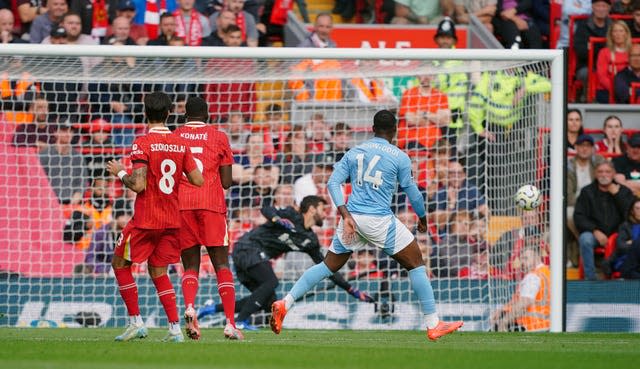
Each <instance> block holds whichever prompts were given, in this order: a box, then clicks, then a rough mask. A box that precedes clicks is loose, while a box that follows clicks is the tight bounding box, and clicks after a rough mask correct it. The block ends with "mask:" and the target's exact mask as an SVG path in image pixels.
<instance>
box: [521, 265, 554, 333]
mask: <svg viewBox="0 0 640 369" xmlns="http://www.w3.org/2000/svg"><path fill="white" fill-rule="evenodd" d="M531 273H534V274H535V275H536V276H537V277H538V278H540V289H539V290H538V293H537V294H536V299H535V302H534V303H533V304H532V305H530V306H529V307H528V308H527V312H526V313H525V314H524V315H523V316H521V317H519V318H518V319H516V321H517V323H518V324H520V325H521V326H523V327H524V328H525V329H526V330H527V332H531V331H533V332H535V331H548V330H549V328H550V327H551V321H550V320H549V318H550V314H551V309H550V291H549V287H550V286H549V285H550V283H549V282H550V280H551V279H550V278H551V273H550V270H549V267H548V266H547V265H545V264H540V265H539V266H538V267H537V268H536V269H535V270H534V271H533V272H531Z"/></svg>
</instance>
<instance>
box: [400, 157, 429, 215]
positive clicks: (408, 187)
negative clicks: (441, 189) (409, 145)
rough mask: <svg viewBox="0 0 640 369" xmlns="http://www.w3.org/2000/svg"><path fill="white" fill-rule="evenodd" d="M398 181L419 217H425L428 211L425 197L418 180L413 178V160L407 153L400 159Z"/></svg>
mask: <svg viewBox="0 0 640 369" xmlns="http://www.w3.org/2000/svg"><path fill="white" fill-rule="evenodd" d="M398 183H400V187H402V189H403V190H404V192H405V193H406V194H407V197H409V202H410V203H411V207H412V208H413V211H415V212H416V214H417V215H418V217H420V218H422V217H424V216H425V215H426V213H427V211H426V209H425V206H424V198H423V197H422V194H421V193H420V190H419V189H418V186H417V185H416V182H415V181H414V180H413V174H412V173H411V160H410V159H409V157H408V156H407V155H401V156H400V158H399V161H398Z"/></svg>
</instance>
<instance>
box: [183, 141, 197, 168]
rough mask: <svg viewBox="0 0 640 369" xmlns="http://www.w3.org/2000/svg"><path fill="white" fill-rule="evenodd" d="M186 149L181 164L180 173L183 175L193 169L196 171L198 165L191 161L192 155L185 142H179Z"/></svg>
mask: <svg viewBox="0 0 640 369" xmlns="http://www.w3.org/2000/svg"><path fill="white" fill-rule="evenodd" d="M181 143H182V144H183V145H185V147H186V148H187V149H186V150H185V152H184V158H183V162H182V172H183V173H184V174H189V173H191V171H193V170H194V169H198V165H197V164H196V161H195V160H194V159H193V154H192V153H191V150H190V148H189V145H188V144H187V143H186V142H181Z"/></svg>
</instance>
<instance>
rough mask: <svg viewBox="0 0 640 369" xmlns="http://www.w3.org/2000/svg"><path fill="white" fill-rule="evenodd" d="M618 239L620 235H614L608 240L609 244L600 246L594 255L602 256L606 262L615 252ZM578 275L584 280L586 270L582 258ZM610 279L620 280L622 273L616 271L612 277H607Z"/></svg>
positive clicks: (594, 250) (594, 251)
mask: <svg viewBox="0 0 640 369" xmlns="http://www.w3.org/2000/svg"><path fill="white" fill-rule="evenodd" d="M617 239H618V233H617V232H616V233H612V234H611V236H609V239H608V240H607V244H606V245H605V246H604V247H603V246H598V247H596V248H595V249H593V254H594V255H601V256H602V257H603V258H604V259H605V260H606V259H609V257H611V255H613V252H614V251H615V250H616V240H617ZM578 273H579V275H580V279H584V269H583V266H582V257H580V265H579V266H578ZM606 277H607V278H608V279H617V278H620V272H616V271H614V272H613V273H612V274H611V276H606Z"/></svg>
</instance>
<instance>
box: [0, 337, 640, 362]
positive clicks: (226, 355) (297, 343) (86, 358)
mask: <svg viewBox="0 0 640 369" xmlns="http://www.w3.org/2000/svg"><path fill="white" fill-rule="evenodd" d="M120 333H121V329H106V328H105V329H29V328H22V329H15V328H4V329H0V368H3V369H20V368H29V369H34V368H36V369H38V368H47V369H49V368H51V369H54V368H55V369H57V368H60V369H63V368H64V369H73V368H83V369H85V368H87V369H89V368H90V369H102V368H105V369H106V368H109V369H124V368H127V369H128V368H149V369H152V368H153V369H165V368H167V369H168V368H171V369H176V368H186V369H199V368H207V369H211V368H235V369H241V368H274V369H275V368H277V369H298V368H314V369H315V368H318V369H339V368H348V369H357V368H363V369H365V368H366V369H373V368H385V369H400V368H412V369H417V368H429V369H431V368H509V369H511V368H532V369H547V368H580V369H588V368H607V369H611V368H631V367H634V366H637V364H638V363H639V362H640V335H638V334H596V333H579V334H578V333H565V334H531V333H529V334H525V333H477V332H474V333H466V332H458V333H455V334H453V335H450V336H447V337H444V338H441V339H440V340H439V341H438V342H430V341H428V340H427V339H426V337H425V334H424V332H416V331H345V330H341V331H307V330H286V329H285V330H284V331H283V332H282V333H281V334H280V335H279V336H276V335H274V334H273V333H271V331H269V330H261V331H258V332H245V333H246V337H245V338H246V339H245V341H242V342H236V341H227V340H225V339H224V338H223V337H222V329H204V330H203V333H202V336H203V337H202V339H201V340H200V341H198V342H193V341H192V342H185V343H184V344H175V343H163V342H160V340H161V338H162V337H163V336H164V334H165V330H164V329H162V330H161V329H154V330H150V332H149V337H147V338H146V339H144V340H137V341H133V342H114V341H113V338H114V337H115V336H116V335H118V334H120Z"/></svg>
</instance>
